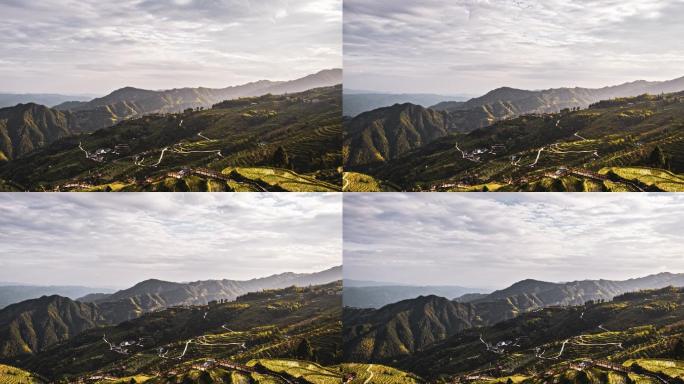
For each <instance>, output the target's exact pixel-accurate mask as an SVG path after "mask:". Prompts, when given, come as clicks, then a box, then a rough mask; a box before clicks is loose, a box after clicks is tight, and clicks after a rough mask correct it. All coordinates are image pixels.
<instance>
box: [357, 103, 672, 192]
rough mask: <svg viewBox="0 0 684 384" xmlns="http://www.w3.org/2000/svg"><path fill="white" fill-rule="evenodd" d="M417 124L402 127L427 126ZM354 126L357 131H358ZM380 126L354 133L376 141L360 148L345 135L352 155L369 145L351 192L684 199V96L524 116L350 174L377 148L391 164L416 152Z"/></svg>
mask: <svg viewBox="0 0 684 384" xmlns="http://www.w3.org/2000/svg"><path fill="white" fill-rule="evenodd" d="M396 107H397V108H399V109H401V106H396ZM404 108H408V107H404ZM414 108H422V107H414ZM378 112H379V111H372V112H369V113H368V114H370V113H378ZM443 113H447V114H448V112H443ZM400 114H401V111H399V112H398V114H397V116H398V115H400ZM364 115H366V114H361V115H359V116H358V117H357V119H362V118H363V116H364ZM403 115H404V116H408V114H405V113H404V114H403ZM393 116H394V114H393ZM378 119H382V117H378ZM416 121H420V119H416ZM410 123H411V122H410V121H409V122H407V123H402V124H401V125H395V127H396V126H398V127H403V126H413V127H416V126H419V125H415V124H413V125H411V124H410ZM345 125H346V126H347V127H349V126H351V125H353V121H352V122H350V121H347V122H345ZM378 126H379V125H377V124H376V125H374V126H372V127H367V128H366V129H363V128H358V127H354V131H353V132H361V133H364V132H365V133H370V132H373V133H374V134H375V136H373V139H374V141H354V140H355V139H353V138H351V139H350V137H349V128H347V132H345V135H347V136H346V139H345V145H346V146H349V145H350V142H354V143H361V144H354V146H355V148H353V149H351V148H348V147H345V152H344V153H345V156H346V157H345V161H346V164H347V165H346V166H345V171H353V172H354V173H355V174H356V175H355V177H348V176H347V179H349V180H350V183H349V185H347V188H346V189H347V190H349V191H355V190H359V191H363V190H368V189H370V187H369V186H371V185H372V184H375V185H385V186H391V187H392V188H393V189H395V190H406V191H421V190H433V191H483V190H485V191H502V192H505V191H509V192H513V191H528V192H532V191H596V192H598V191H673V192H674V191H682V190H684V177H683V176H682V175H681V174H682V173H684V156H683V155H682V154H683V153H684V151H682V145H684V136H682V132H683V130H684V92H678V93H670V94H659V95H640V96H635V97H626V98H616V99H609V100H602V101H599V102H596V103H594V104H591V105H590V106H589V107H587V108H586V109H577V108H576V109H574V110H570V109H565V110H563V111H561V112H558V113H542V114H525V115H520V116H517V117H513V118H508V119H505V120H500V121H496V122H494V123H493V124H491V125H489V126H487V127H484V128H477V129H475V130H473V131H471V132H468V133H458V132H450V133H447V134H445V135H444V136H441V137H438V138H435V139H434V140H432V141H430V142H428V143H427V144H425V143H424V141H418V140H417V141H414V144H415V143H420V144H421V145H420V146H415V145H414V146H413V147H411V149H409V150H405V151H403V152H402V154H401V155H396V156H394V157H393V158H389V159H388V156H385V157H382V156H375V158H374V160H373V161H374V163H369V162H368V161H369V160H363V161H365V162H366V164H365V165H357V166H352V165H349V164H350V162H353V161H356V160H358V159H363V158H364V156H373V154H375V153H377V151H378V148H377V144H376V143H388V144H387V146H386V147H384V148H386V150H385V151H384V152H383V153H388V154H390V155H391V154H393V153H395V152H392V151H393V150H394V151H397V150H398V149H401V148H406V147H407V145H405V144H402V145H401V146H397V145H394V146H390V145H389V143H398V142H391V141H389V142H388V141H383V139H382V138H383V137H384V136H382V134H381V133H379V132H385V133H386V132H390V131H391V129H389V128H384V129H383V130H378V129H377V127H378ZM428 132H430V133H431V132H432V131H428ZM423 136H425V134H424V135H423ZM355 137H363V136H359V135H356V136H355ZM385 139H386V137H385ZM363 143H370V144H367V145H366V144H363ZM380 148H383V147H380ZM349 154H353V155H354V156H353V157H352V156H347V155H349ZM369 177H372V178H373V179H374V182H373V183H371V182H369V181H368V179H369ZM355 180H359V182H355ZM361 181H364V182H363V183H362V182H361ZM357 184H358V185H357ZM375 189H376V190H377V189H378V188H375Z"/></svg>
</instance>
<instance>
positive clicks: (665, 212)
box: [343, 193, 684, 289]
mask: <svg viewBox="0 0 684 384" xmlns="http://www.w3.org/2000/svg"><path fill="white" fill-rule="evenodd" d="M390 195H391V196H385V194H367V195H363V194H347V195H345V196H344V226H343V227H344V246H343V249H344V278H345V279H353V280H367V281H373V280H382V281H388V282H391V281H395V282H398V281H400V282H402V283H403V284H409V285H432V286H434V285H458V286H463V287H472V288H495V289H501V288H505V287H508V286H510V285H511V284H513V283H515V282H518V281H521V280H525V279H535V280H542V281H550V282H567V281H575V280H587V279H592V280H593V279H609V280H626V279H630V278H637V277H643V276H646V275H650V274H656V273H661V272H672V273H682V272H684V260H682V259H681V255H680V252H679V249H681V245H682V240H681V238H680V236H679V233H678V231H677V228H681V226H682V225H684V215H682V214H684V197H680V196H676V195H663V194H638V195H624V194H620V195H619V196H618V195H611V194H600V193H599V194H591V196H587V195H586V194H581V196H578V195H574V194H535V193H515V194H494V195H491V194H480V193H468V194H458V193H454V194H417V193H413V194H411V193H392V194H390ZM614 260H620V263H615V262H614Z"/></svg>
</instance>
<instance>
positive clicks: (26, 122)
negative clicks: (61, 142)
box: [0, 103, 76, 162]
mask: <svg viewBox="0 0 684 384" xmlns="http://www.w3.org/2000/svg"><path fill="white" fill-rule="evenodd" d="M75 130H76V126H75V125H74V123H73V121H72V119H71V116H70V114H68V113H64V112H60V111H57V110H54V109H51V108H48V107H45V106H42V105H38V104H33V103H29V104H19V105H16V106H14V107H8V108H2V109H0V162H2V161H3V160H4V161H7V160H12V159H15V158H18V157H21V156H23V155H25V154H27V153H29V152H31V151H33V150H34V149H36V148H39V147H42V146H45V145H47V144H49V143H51V142H53V141H55V140H57V139H59V138H62V137H65V136H69V135H71V134H72V133H73V132H74V131H75Z"/></svg>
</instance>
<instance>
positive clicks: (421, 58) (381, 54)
mask: <svg viewBox="0 0 684 384" xmlns="http://www.w3.org/2000/svg"><path fill="white" fill-rule="evenodd" d="M344 11H345V13H344V52H345V58H344V60H345V62H344V67H345V86H347V87H349V88H362V89H363V88H365V89H367V88H372V89H378V90H390V91H410V92H420V91H422V92H436V93H476V94H479V93H484V92H486V91H489V90H491V89H494V88H497V87H501V86H513V87H519V88H526V89H541V88H551V87H560V86H587V87H600V86H605V85H613V84H617V83H621V82H626V81H633V80H637V79H647V80H666V79H670V78H675V77H679V76H682V75H684V72H683V71H682V69H681V68H683V67H684V49H683V48H684V42H682V40H681V39H680V38H679V36H681V35H682V34H683V33H684V24H682V23H681V22H680V20H681V18H682V16H684V1H682V0H657V1H641V0H581V1H566V0H456V1H443V0H429V1H422V2H418V3H416V2H396V1H394V2H391V1H386V0H375V1H373V0H371V1H367V0H347V1H345V9H344Z"/></svg>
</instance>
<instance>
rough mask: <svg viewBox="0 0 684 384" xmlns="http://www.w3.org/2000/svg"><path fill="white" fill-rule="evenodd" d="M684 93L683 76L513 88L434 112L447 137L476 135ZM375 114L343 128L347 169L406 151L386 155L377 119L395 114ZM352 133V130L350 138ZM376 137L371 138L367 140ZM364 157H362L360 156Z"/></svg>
mask: <svg viewBox="0 0 684 384" xmlns="http://www.w3.org/2000/svg"><path fill="white" fill-rule="evenodd" d="M682 90H684V77H682V78H678V79H674V80H669V81H663V82H648V81H635V82H631V83H625V84H621V85H617V86H611V87H604V88H596V89H592V88H555V89H546V90H540V91H529V90H523V89H515V88H510V87H502V88H497V89H495V90H492V91H490V92H488V93H487V94H485V95H483V96H480V97H476V98H472V99H470V100H467V101H465V102H463V101H445V102H440V103H437V104H435V105H433V106H432V107H430V109H433V110H437V111H440V112H446V113H445V114H444V115H443V116H444V120H445V124H444V125H445V126H446V127H447V128H446V132H447V133H455V132H464V133H468V132H472V131H474V130H476V129H479V128H484V127H488V126H490V125H492V124H494V123H495V122H497V121H501V120H506V119H512V118H515V117H518V116H521V115H527V114H537V113H557V112H559V111H561V110H564V109H566V108H577V107H579V108H586V107H588V106H589V105H591V104H594V103H597V102H599V101H601V100H608V99H614V98H622V97H635V96H638V95H642V94H646V93H648V94H651V95H658V94H661V93H670V92H678V91H682ZM371 112H374V114H373V119H367V118H366V119H364V118H362V116H364V115H365V114H361V115H359V116H357V117H356V118H354V119H351V120H349V121H347V123H346V124H345V133H346V134H347V136H348V137H349V139H350V141H348V142H347V141H345V143H348V144H349V145H350V148H349V149H348V152H349V153H350V156H349V157H348V158H345V165H347V166H362V165H371V164H373V163H378V162H385V161H388V160H391V159H393V158H396V157H398V156H400V155H402V154H404V153H406V151H395V152H391V151H389V150H387V151H385V152H383V151H382V150H381V149H382V146H381V147H380V150H379V149H378V148H377V145H378V144H377V143H378V142H380V143H382V144H384V142H389V144H385V145H386V146H389V147H390V148H392V142H391V141H390V140H389V139H383V135H381V134H379V133H377V131H378V127H377V123H376V122H378V121H385V120H387V119H390V118H391V117H392V114H393V113H395V112H394V111H392V110H390V109H387V108H381V109H377V110H375V111H371ZM392 124H397V122H396V120H389V121H388V122H387V123H384V124H383V125H382V129H383V131H387V132H392V131H393V130H395V129H400V128H401V127H397V128H395V127H393V126H392ZM352 132H354V133H353V134H352ZM445 135H446V133H443V134H441V135H425V136H420V135H419V136H416V135H413V136H411V135H407V136H406V140H408V142H407V143H402V148H410V149H415V148H419V147H421V146H424V145H425V144H428V143H430V142H431V141H433V140H434V139H436V138H439V137H441V136H445ZM355 137H359V138H365V140H359V139H356V140H353V141H352V140H351V139H353V138H355ZM369 137H370V138H373V140H369V139H367V138H369ZM359 153H360V154H361V155H360V154H359Z"/></svg>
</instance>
